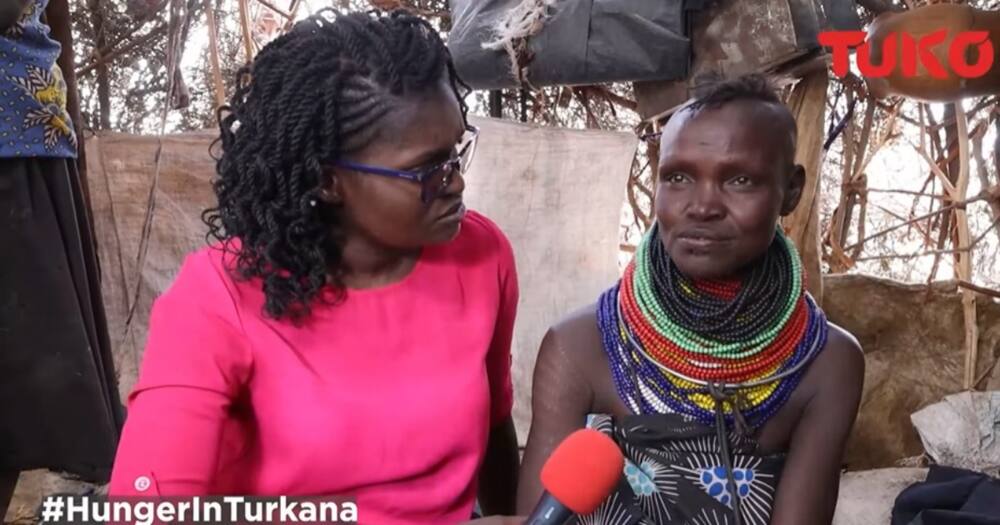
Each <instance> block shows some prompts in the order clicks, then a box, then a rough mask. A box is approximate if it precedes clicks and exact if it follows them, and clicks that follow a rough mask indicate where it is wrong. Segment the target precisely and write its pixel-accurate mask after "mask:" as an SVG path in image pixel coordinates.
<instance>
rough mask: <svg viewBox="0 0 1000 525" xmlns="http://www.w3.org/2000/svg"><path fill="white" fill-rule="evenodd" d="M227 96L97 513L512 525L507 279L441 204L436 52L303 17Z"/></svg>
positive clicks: (385, 23)
mask: <svg viewBox="0 0 1000 525" xmlns="http://www.w3.org/2000/svg"><path fill="white" fill-rule="evenodd" d="M238 84H239V85H238V86H237V91H236V94H235V96H234V97H233V100H232V101H231V104H230V107H229V108H227V111H224V112H223V114H224V117H223V118H221V124H220V127H221V156H220V158H219V162H218V178H217V180H216V181H215V183H214V188H215V192H216V195H217V197H218V206H217V207H215V208H213V209H211V210H208V211H207V212H206V214H205V220H206V222H207V224H208V226H209V229H210V232H211V236H212V237H213V238H214V240H215V242H214V243H213V244H212V246H209V247H206V248H204V249H202V250H200V251H197V252H195V253H193V254H191V255H189V256H188V257H187V259H186V260H185V262H184V264H183V266H182V268H181V269H180V272H179V274H178V275H177V278H176V280H175V281H174V283H173V284H172V285H171V286H170V288H169V289H168V290H167V291H166V292H165V293H164V294H163V295H162V296H160V297H159V298H158V299H157V301H156V303H155V305H154V307H153V312H152V315H151V320H150V333H149V338H148V341H147V346H146V350H145V355H144V359H143V363H142V370H141V374H140V377H139V380H138V383H137V384H136V386H135V389H134V390H133V391H132V393H131V395H130V396H129V400H128V401H129V414H128V420H127V423H126V425H125V429H124V433H123V437H122V441H121V444H120V447H119V449H118V454H117V458H116V462H115V468H114V473H113V476H112V482H111V489H110V492H111V494H112V495H122V496H124V495H129V496H168V495H169V496H193V495H234V494H239V495H262V496H263V495H272V496H275V495H289V496H295V495H300V496H306V495H308V496H344V497H353V498H356V501H357V509H358V520H359V522H361V523H373V524H378V525H393V524H421V523H426V524H435V525H438V524H447V523H461V522H465V521H468V520H469V519H471V517H472V516H473V510H474V505H475V503H476V501H477V500H478V502H479V504H480V507H481V509H482V510H483V512H484V514H485V515H501V514H512V513H513V509H514V495H515V492H516V487H515V484H516V478H517V463H518V456H517V444H516V439H515V434H514V427H513V423H512V420H511V405H512V399H513V396H512V386H511V375H510V345H511V336H512V330H513V324H514V317H515V310H516V306H517V300H518V285H517V274H516V270H515V266H514V258H513V255H512V252H511V247H510V244H509V243H508V241H507V239H506V237H505V236H504V234H503V233H502V232H501V231H500V230H499V229H498V228H497V227H496V225H494V224H493V223H492V222H491V221H490V220H488V219H487V218H485V217H483V216H482V215H479V214H477V213H475V212H473V211H471V210H466V208H465V206H464V205H463V203H462V191H463V189H464V184H465V183H464V181H463V178H462V175H463V173H465V169H466V168H467V166H468V164H469V161H470V160H471V158H472V155H473V153H474V150H475V144H476V137H477V130H476V129H475V128H473V127H471V126H469V124H468V122H467V119H466V113H467V108H466V106H465V104H464V102H463V96H464V92H465V91H466V90H467V88H466V87H465V86H464V84H463V83H462V82H461V80H460V79H459V78H458V77H457V75H456V73H455V68H454V65H453V64H452V61H451V58H450V56H449V54H448V51H447V48H446V47H445V46H444V44H443V43H442V41H441V39H440V37H439V36H438V33H437V32H436V31H435V30H434V29H433V28H432V27H431V26H430V25H429V24H428V23H426V22H425V21H423V20H421V19H419V18H416V17H413V16H410V15H407V14H403V13H394V14H391V15H377V14H352V15H336V14H335V13H333V12H330V11H325V12H322V13H320V14H318V15H315V16H313V17H311V18H309V19H307V20H305V21H303V22H301V23H299V24H297V25H296V26H295V27H294V29H293V30H292V31H291V32H290V33H288V34H286V35H284V36H281V37H279V38H278V39H276V40H275V41H274V42H273V43H271V44H269V45H268V46H267V47H265V48H264V49H263V50H262V51H261V52H260V54H259V56H257V58H256V59H255V61H254V62H253V64H252V65H251V66H250V67H248V68H246V69H245V70H243V71H241V73H240V76H239V82H238ZM480 481H481V482H480ZM483 521H484V522H486V521H490V522H495V523H500V522H502V521H505V520H503V519H501V518H496V517H494V518H492V519H488V520H483Z"/></svg>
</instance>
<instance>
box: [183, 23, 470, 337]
mask: <svg viewBox="0 0 1000 525" xmlns="http://www.w3.org/2000/svg"><path fill="white" fill-rule="evenodd" d="M445 74H447V75H448V78H449V80H450V84H451V87H452V89H453V90H454V92H455V96H456V97H457V98H458V101H459V104H460V106H461V110H462V115H463V119H464V118H465V117H466V115H467V113H468V107H467V106H466V104H465V103H464V101H463V98H464V94H466V93H468V91H469V88H468V86H467V85H466V84H464V83H463V82H462V81H461V79H460V78H459V77H458V75H457V73H456V70H455V66H454V63H453V62H452V59H451V56H450V54H449V52H448V49H447V47H445V45H444V43H443V41H442V39H441V37H440V36H439V34H438V32H437V31H436V30H435V29H434V28H433V27H432V26H431V25H430V24H428V23H427V22H426V21H424V20H422V19H420V18H418V17H415V16H412V15H410V14H407V13H405V12H402V11H397V12H393V13H391V14H384V13H379V12H375V11H371V12H368V13H353V14H347V15H340V14H338V13H336V11H333V10H332V9H324V10H323V11H320V12H319V13H317V14H315V15H313V16H311V17H309V18H308V19H306V20H303V21H302V22H299V23H298V24H296V25H295V27H294V28H293V29H292V30H291V31H290V32H288V33H287V34H285V35H282V36H280V37H278V38H277V39H275V40H274V41H273V42H271V43H270V44H268V45H267V46H266V47H265V48H264V49H263V50H261V52H260V54H259V55H258V56H257V57H256V59H255V60H254V61H253V63H252V64H250V65H248V66H245V67H243V68H242V69H241V70H240V71H239V72H238V73H237V87H236V93H235V94H234V95H233V97H232V100H231V101H230V103H229V105H228V106H226V107H223V108H220V111H219V114H218V117H219V127H220V131H221V136H220V138H219V141H217V144H218V142H221V155H220V156H219V157H218V158H217V163H216V171H217V177H216V179H215V180H214V181H213V188H214V190H215V194H216V196H217V198H218V206H217V207H215V208H210V209H208V210H206V211H205V213H204V214H203V216H202V218H203V221H204V222H205V223H206V224H207V225H208V227H209V234H208V235H209V237H210V238H214V239H215V240H216V241H220V242H221V243H222V246H223V249H224V250H226V251H227V252H228V253H231V254H234V255H235V261H236V264H235V271H236V274H237V277H240V278H243V279H251V278H260V279H261V280H262V281H263V291H264V294H265V298H266V300H265V305H264V313H265V315H268V316H270V317H273V318H282V317H289V318H291V319H293V320H298V319H300V318H302V317H304V316H306V315H308V314H309V312H310V305H311V304H312V303H313V302H314V301H317V300H320V299H321V298H323V297H324V296H323V295H320V293H321V292H322V291H323V289H324V287H326V286H327V285H330V286H331V287H332V289H333V291H334V292H335V298H334V299H335V301H336V300H341V299H342V298H343V296H344V286H343V277H344V273H345V270H344V267H343V254H342V243H343V238H344V226H343V225H344V221H343V218H342V217H340V216H339V212H338V210H337V209H335V208H334V207H328V206H323V205H322V204H321V203H322V201H321V199H320V194H321V191H322V189H323V187H324V185H325V184H326V183H327V181H326V178H325V177H324V168H323V167H324V165H328V164H329V163H331V162H332V161H335V160H337V159H338V158H340V157H341V156H342V155H344V154H347V153H350V152H353V151H357V150H359V149H361V148H363V147H365V146H366V145H368V144H369V143H370V142H371V141H372V140H374V139H375V137H377V136H378V133H379V130H380V126H382V125H383V124H382V120H383V118H384V117H385V116H386V115H387V114H388V113H389V112H390V111H392V109H393V108H394V107H395V104H396V102H398V101H399V100H400V99H401V98H403V97H406V96H408V95H411V94H414V93H420V92H421V91H424V90H427V89H431V88H432V87H433V86H435V85H437V83H438V82H440V81H441V80H442V79H443V78H444V75H445Z"/></svg>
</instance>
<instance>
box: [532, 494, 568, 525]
mask: <svg viewBox="0 0 1000 525" xmlns="http://www.w3.org/2000/svg"><path fill="white" fill-rule="evenodd" d="M572 517H573V511H572V510H570V509H568V508H566V506H565V505H563V504H562V503H559V500H557V499H556V498H555V496H553V495H552V494H549V493H548V491H546V492H543V493H542V499H540V500H538V504H537V505H535V510H533V511H531V515H530V516H528V520H527V521H525V522H524V525H563V524H565V523H566V522H567V521H569V519H570V518H572Z"/></svg>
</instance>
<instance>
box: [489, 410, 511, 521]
mask: <svg viewBox="0 0 1000 525" xmlns="http://www.w3.org/2000/svg"><path fill="white" fill-rule="evenodd" d="M519 462H520V460H519V458H518V447H517V433H516V432H515V431H514V419H513V418H509V417H508V418H507V420H506V421H504V422H503V423H501V424H500V425H499V426H496V427H494V428H493V430H491V431H490V438H489V442H488V444H487V446H486V458H485V460H484V461H483V468H482V469H481V470H480V471H479V506H480V507H481V508H482V511H483V515H484V516H493V515H498V514H499V515H504V516H510V515H512V514H514V503H515V501H516V499H515V498H516V496H517V467H518V463H519Z"/></svg>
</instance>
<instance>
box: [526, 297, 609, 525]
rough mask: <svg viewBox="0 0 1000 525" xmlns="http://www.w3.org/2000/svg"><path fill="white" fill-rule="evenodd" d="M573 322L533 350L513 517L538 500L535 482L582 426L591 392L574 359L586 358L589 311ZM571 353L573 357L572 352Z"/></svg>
mask: <svg viewBox="0 0 1000 525" xmlns="http://www.w3.org/2000/svg"><path fill="white" fill-rule="evenodd" d="M589 314H590V315H589V316H588V315H587V312H584V313H582V314H575V315H574V316H573V317H571V318H570V319H568V320H567V321H565V322H564V323H561V324H560V325H559V326H556V327H554V328H552V329H550V330H549V333H547V334H546V335H545V338H544V339H543V340H542V345H541V348H540V349H539V351H538V361H537V362H536V363H535V372H534V378H533V380H532V381H533V383H532V400H531V407H532V418H531V432H530V433H529V434H528V443H527V447H526V449H525V451H524V459H523V460H522V462H521V477H520V482H519V483H518V494H517V513H518V514H519V515H527V514H530V513H531V510H532V509H533V508H534V507H535V504H536V503H537V502H538V500H539V498H540V497H541V496H542V491H543V488H542V484H541V481H540V479H539V474H540V473H541V470H542V466H543V465H544V464H545V461H546V460H547V459H548V458H549V455H551V454H552V451H553V450H555V448H556V447H557V446H558V445H559V443H561V442H562V440H563V439H565V438H566V437H567V436H569V435H570V434H571V433H573V431H575V430H578V429H580V428H583V427H584V426H585V425H586V417H587V413H588V412H589V411H590V407H591V404H592V400H593V392H592V388H591V386H590V384H589V382H588V381H587V380H586V377H585V375H584V374H583V373H581V371H580V370H581V368H580V367H579V364H578V363H576V362H575V360H574V355H575V357H576V358H577V359H581V358H584V357H585V356H586V355H588V354H587V353H586V352H584V351H583V349H582V348H580V344H583V343H585V341H582V339H586V338H585V337H581V336H580V334H581V333H585V331H583V330H582V328H583V326H582V325H583V324H585V323H587V322H588V320H589V321H592V320H593V310H592V309H591V310H590V311H589ZM573 350H576V352H573Z"/></svg>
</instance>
